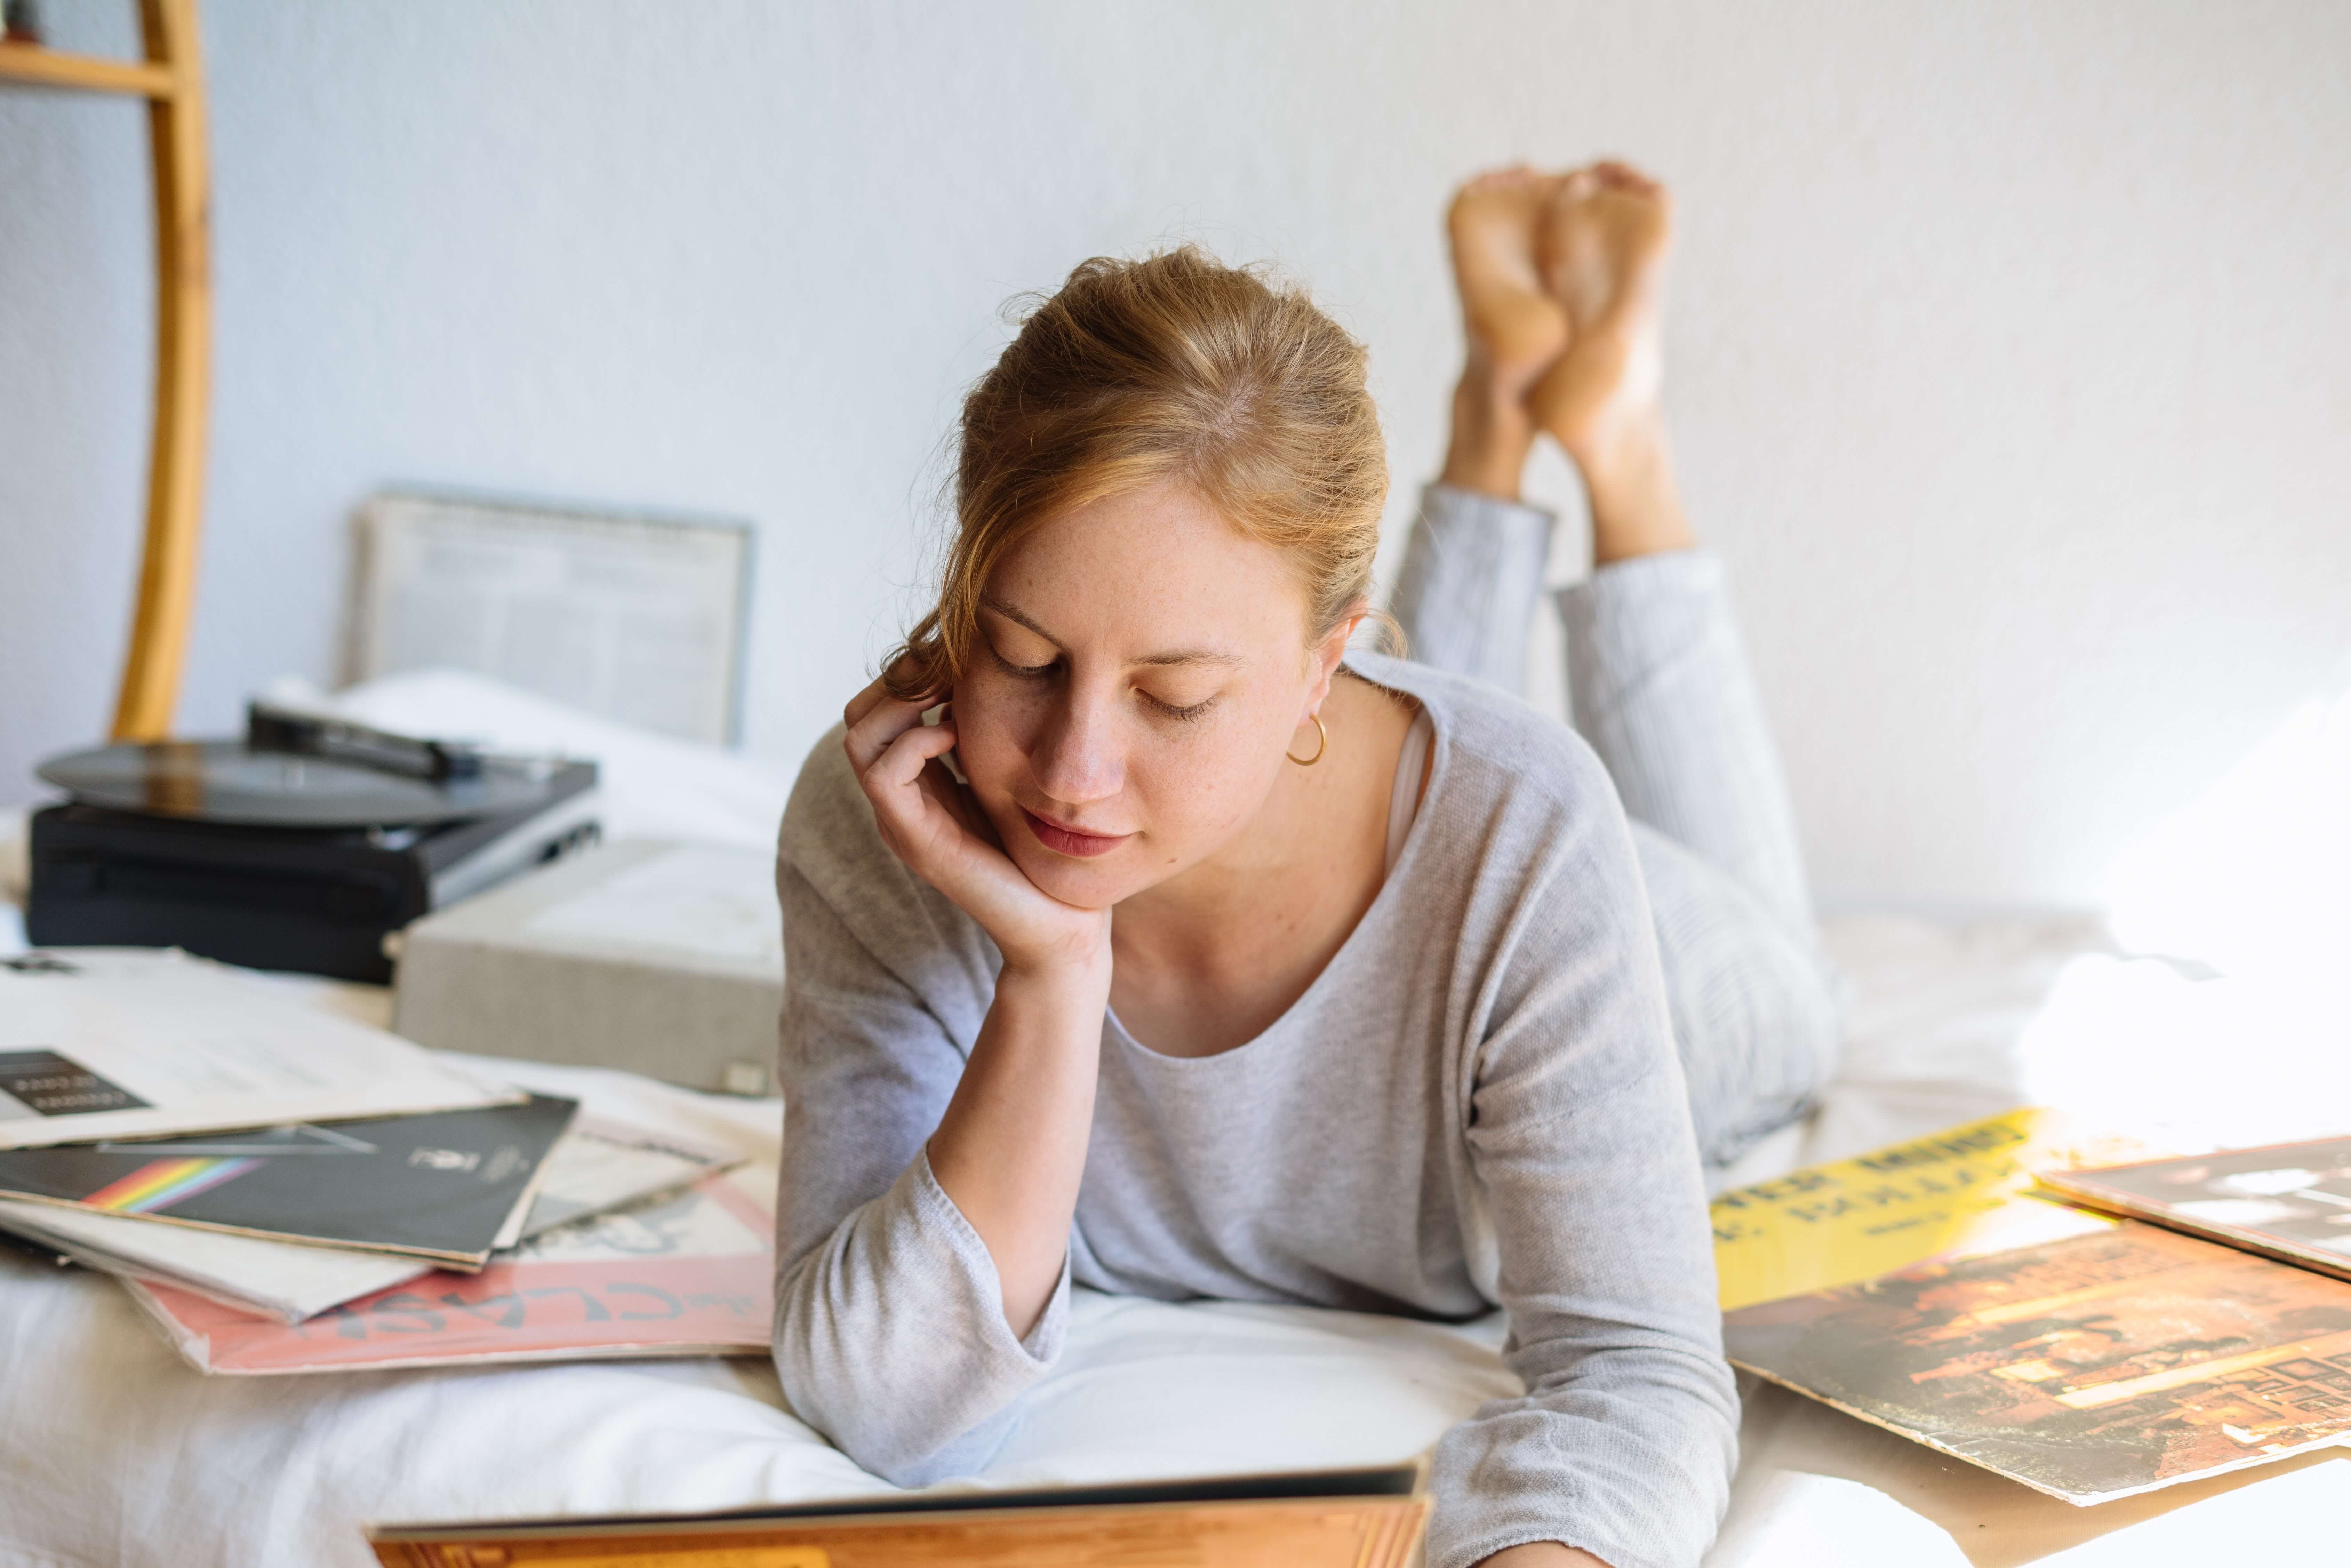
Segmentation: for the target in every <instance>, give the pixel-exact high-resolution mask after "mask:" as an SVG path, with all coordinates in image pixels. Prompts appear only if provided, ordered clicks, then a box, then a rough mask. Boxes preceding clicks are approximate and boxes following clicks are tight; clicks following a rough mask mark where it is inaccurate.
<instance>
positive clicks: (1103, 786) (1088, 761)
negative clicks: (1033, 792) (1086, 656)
mask: <svg viewBox="0 0 2351 1568" xmlns="http://www.w3.org/2000/svg"><path fill="white" fill-rule="evenodd" d="M1029 769H1030V771H1031V772H1032V773H1033V774H1034V775H1035V776H1036V779H1037V787H1038V788H1039V789H1042V790H1043V791H1044V792H1045V793H1046V795H1047V796H1049V797H1050V798H1051V799H1052V800H1055V801H1058V802H1060V803H1061V804H1063V805H1068V806H1084V805H1090V804H1092V802H1094V801H1096V800H1110V799H1111V798H1112V797H1113V796H1115V795H1116V794H1118V792H1119V791H1120V790H1122V789H1125V788H1126V755H1125V751H1124V748H1123V747H1122V746H1121V744H1120V742H1119V737H1118V722H1117V714H1116V712H1115V708H1114V704H1113V701H1111V700H1110V699H1109V698H1108V697H1107V696H1106V695H1103V694H1089V693H1087V692H1084V691H1082V690H1071V691H1069V692H1067V693H1066V694H1065V695H1063V696H1062V698H1061V701H1059V702H1057V703H1055V704H1054V705H1053V709H1052V713H1051V714H1050V716H1049V717H1048V718H1047V719H1046V721H1045V726H1044V727H1043V729H1042V730H1040V732H1039V733H1038V737H1037V745H1036V749H1035V750H1033V751H1031V752H1030V753H1029Z"/></svg>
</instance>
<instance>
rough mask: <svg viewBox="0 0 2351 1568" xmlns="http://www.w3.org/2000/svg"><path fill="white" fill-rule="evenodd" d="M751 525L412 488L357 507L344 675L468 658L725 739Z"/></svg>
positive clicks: (634, 715) (729, 730)
mask: <svg viewBox="0 0 2351 1568" xmlns="http://www.w3.org/2000/svg"><path fill="white" fill-rule="evenodd" d="M751 538H752V535H751V528H750V525H749V524H748V523H746V522H742V521H738V520H734V519H727V518H708V517H676V516H672V515H668V514H663V513H647V512H630V511H607V510H601V509H591V508H588V507H574V506H569V505H565V504H559V503H538V502H530V501H513V500H503V499H496V498H488V497H473V496H464V495H450V494H445V493H426V492H415V491H398V492H388V493H386V494H382V495H379V496H376V497H373V498H372V499H371V500H370V501H368V503H367V504H366V505H365V506H364V507H362V508H361V509H360V517H359V540H358V546H359V549H358V559H357V570H356V572H355V574H354V579H353V612H352V618H351V628H350V630H351V635H350V644H349V654H348V658H347V661H346V663H347V666H348V667H347V670H346V674H348V675H349V677H350V679H352V680H354V681H363V680H369V679H371V678H373V677H375V676H378V675H387V674H396V673H398V672H400V671H402V670H416V669H426V668H434V667H442V668H455V669H461V670H471V671H474V672H475V673H477V674H485V675H488V676H491V677H493V678H495V679H496V680H501V681H504V682H506V683H507V684H508V685H516V686H520V687H522V688H523V689H524V690H526V691H530V692H535V693H537V694H538V695H541V696H545V697H549V698H552V699H553V700H555V701H557V702H560V703H565V704H568V705H569V706H573V707H576V708H581V709H584V710H586V711H588V712H590V713H594V714H599V715H601V716H605V717H608V718H613V719H618V720H621V721H622V722H623V723H627V724H632V725H637V726H640V727H643V728H646V729H651V730H657V731H659V732H661V733H662V734H664V735H674V736H676V737H680V738H682V739H685V740H697V741H705V742H708V743H712V744H716V745H732V744H733V743H734V742H735V741H736V739H737V737H738V735H739V731H740V726H741V712H742V696H743V692H742V687H743V645H744V626H745V622H747V619H748V616H747V610H748V602H749V601H748V597H747V596H748V593H749V591H750V580H751Z"/></svg>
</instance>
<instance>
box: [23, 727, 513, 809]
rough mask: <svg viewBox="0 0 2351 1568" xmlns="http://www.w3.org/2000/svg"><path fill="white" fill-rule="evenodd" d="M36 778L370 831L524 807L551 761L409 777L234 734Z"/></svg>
mask: <svg viewBox="0 0 2351 1568" xmlns="http://www.w3.org/2000/svg"><path fill="white" fill-rule="evenodd" d="M38 771H39V773H40V776H41V778H43V779H46V780H47V781H48V782H49V783H51V784H54V785H56V786H57V787H58V788H59V789H64V790H66V791H67V792H68V793H69V794H71V795H72V796H73V798H74V799H75V800H77V801H78V802H80V803H82V804H84V805H89V806H104V807H109V808H111V809H112V810H118V811H141V812H145V813H147V814H149V815H152V816H164V817H184V818H191V819H194V820H197V821H208V822H225V823H236V824H242V825H247V826H256V827H272V828H373V827H392V826H399V825H406V824H412V823H424V822H445V821H455V820H457V819H460V818H465V817H481V816H487V815H491V814H493V813H500V812H507V811H527V810H531V809H533V808H534V807H537V806H538V805H541V804H543V803H544V802H545V801H547V800H549V787H548V779H549V771H550V765H549V764H547V763H544V762H540V761H538V760H535V759H522V758H484V759H483V761H482V766H481V770H480V771H479V773H477V774H476V775H475V776H474V777H471V778H464V779H441V780H438V781H435V780H433V779H416V778H407V777H403V776H402V775H400V774H397V773H389V772H385V771H383V770H381V769H380V768H369V767H364V766H361V765H359V764H355V763H350V762H344V761H340V760H337V759H335V758H328V757H319V756H308V755H302V754H298V753H288V752H281V751H257V750H255V749H253V748H251V747H248V746H247V745H246V743H245V742H244V741H242V740H169V741H158V742H155V743H153V744H150V745H143V746H141V745H131V746H108V747H99V748H98V749H97V750H94V751H78V752H75V753H73V754H71V755H70V756H66V757H56V758H50V759H49V760H48V761H47V762H45V763H43V764H41V766H40V768H39V769H38Z"/></svg>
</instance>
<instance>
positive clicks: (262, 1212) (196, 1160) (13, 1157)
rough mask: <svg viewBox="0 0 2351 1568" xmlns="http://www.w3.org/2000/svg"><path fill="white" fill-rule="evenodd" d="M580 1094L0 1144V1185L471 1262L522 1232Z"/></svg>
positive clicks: (46, 1198)
mask: <svg viewBox="0 0 2351 1568" xmlns="http://www.w3.org/2000/svg"><path fill="white" fill-rule="evenodd" d="M579 1108H580V1107H579V1102H577V1101H574V1100H565V1099H559V1098H557V1097H555V1096H552V1095H546V1094H534V1095H531V1096H530V1097H529V1098H528V1099H527V1100H525V1101H524V1102H523V1103H521V1104H518V1105H493V1106H487V1107H485V1108H483V1109H481V1110H474V1111H437V1112H431V1113H425V1114H423V1115H416V1116H383V1117H376V1118H371V1119H369V1120H364V1121H354V1122H333V1123H305V1124H296V1125H291V1126H284V1127H266V1128H263V1129H261V1130H259V1131H256V1132H242V1133H208V1134H201V1135H198V1136H194V1137H185V1138H163V1139H156V1140H152V1141H146V1142H123V1143H98V1144H81V1145H66V1146H63V1147H57V1148H44V1149H5V1150H0V1196H5V1197H16V1198H27V1199H31V1200H32V1201H34V1202H37V1203H47V1204H57V1205H64V1206H68V1207H73V1208H76V1209H79V1210H85V1211H89V1212H92V1213H97V1214H105V1215H114V1216H119V1217H122V1218H139V1219H146V1220H154V1221H157V1222H160V1223H163V1224H172V1225H191V1226H201V1227H204V1228H210V1229H214V1230H225V1231H231V1232H235V1233H236V1234H239V1235H246V1236H264V1237H267V1238H270V1239H274V1240H280V1241H297V1242H310V1243H318V1244H322V1245H326V1246H331V1247H356V1248H363V1249H370V1250H373V1251H381V1252H392V1253H400V1254H403V1255H406V1256H410V1257H415V1258H420V1259H425V1260H431V1261H433V1262H434V1263H438V1264H440V1265H441V1266H443V1267H444V1268H453V1269H462V1270H478V1269H480V1268H481V1267H482V1266H483V1264H485V1263H486V1262H487V1261H488V1260H489V1256H490V1254H491V1252H492V1251H494V1250H496V1249H498V1248H500V1247H508V1246H512V1245H513V1244H514V1242H515V1241H516V1240H517V1239H518V1238H519V1237H520V1235H521V1232H522V1227H523V1223H524V1220H525V1218H526V1217H527V1216H528V1213H529V1210H530V1205H531V1199H532V1197H533V1196H534V1194H535V1193H536V1192H537V1190H538V1182H539V1175H540V1172H541V1170H542V1168H543V1166H545V1164H546V1161H547V1156H548V1153H549V1150H551V1149H552V1148H553V1147H554V1146H555V1142H556V1140H557V1139H559V1138H560V1137H561V1136H562V1135H563V1132H564V1129H565V1128H566V1127H568V1126H569V1125H570V1123H571V1117H572V1113H574V1112H576V1111H577V1110H578V1109H579Z"/></svg>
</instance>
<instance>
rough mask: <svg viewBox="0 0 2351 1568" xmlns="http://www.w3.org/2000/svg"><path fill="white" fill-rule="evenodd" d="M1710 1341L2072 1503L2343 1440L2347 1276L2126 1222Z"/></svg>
mask: <svg viewBox="0 0 2351 1568" xmlns="http://www.w3.org/2000/svg"><path fill="white" fill-rule="evenodd" d="M1723 1342H1724V1349H1725V1351H1726V1352H1727V1353H1728V1354H1729V1357H1730V1360H1731V1361H1732V1363H1733V1364H1736V1365H1739V1366H1741V1367H1744V1368H1746V1369H1748V1370H1749V1371H1751V1372H1754V1373H1757V1374H1759V1375H1761V1376H1763V1377H1766V1378H1769V1379H1770V1380H1771V1381H1772V1382H1774V1383H1779V1384H1782V1385H1786V1386H1787V1387H1789V1388H1792V1389H1793V1390H1795V1391H1796V1392H1797V1393H1799V1394H1803V1395H1806V1396H1810V1397H1812V1398H1814V1399H1817V1400H1820V1401H1821V1402H1822V1403H1823V1404H1826V1405H1830V1406H1834V1407H1835V1408H1837V1409H1840V1410H1843V1411H1845V1412H1846V1413H1847V1414H1849V1415H1853V1416H1859V1417H1861V1418H1862V1419H1863V1420H1865V1421H1869V1422H1872V1423H1874V1424H1875V1425H1877V1426H1880V1427H1886V1428H1887V1429H1888V1430H1890V1431H1894V1432H1897V1433H1899V1434H1901V1435H1902V1436H1903V1437H1909V1438H1911V1439H1913V1440H1915V1441H1917V1442H1920V1443H1924V1444H1926V1445H1928V1447H1929V1448H1937V1449H1939V1450H1941V1451H1942V1452H1944V1453H1947V1454H1950V1455H1952V1456H1954V1457H1956V1458H1961V1459H1965V1460H1967V1461H1969V1462H1970V1463H1971V1464H1976V1465H1980V1466H1982V1467H1983V1468H1985V1469H1990V1470H1993V1471H1997V1472H1998V1473H1999V1474H2001V1475H2004V1476H2007V1477H2009V1478H2010V1479H2014V1480H2018V1481H2022V1482H2023V1483H2024V1484H2025V1485H2026V1486H2029V1487H2032V1488H2033V1489H2034V1490H2038V1491H2043V1492H2046V1493H2048V1494H2049V1495H2050V1496H2052V1497H2055V1498H2062V1499H2063V1500H2065V1501H2067V1502H2071V1503H2076V1504H2086V1503H2095V1502H2104V1501H2106V1500H2110V1499H2113V1498H2119V1497H2128V1496H2130V1495H2131V1494H2133V1493H2135V1492H2143V1491H2152V1490H2155V1489H2157V1488H2158V1487H2165V1486H2169V1485H2172V1484H2173V1483H2175V1482H2178V1481H2185V1480H2193V1479H2197V1478H2199V1477H2203V1476H2210V1475H2214V1474H2217V1473H2219V1472H2220V1471H2223V1470H2231V1469H2241V1468H2243V1467H2245V1466H2249V1465H2258V1464H2262V1463H2264V1462H2266V1461H2268V1460H2271V1459H2276V1458H2285V1457H2286V1456H2288V1455H2291V1454H2295V1453H2299V1452H2301V1451H2303V1450H2304V1449H2306V1448H2318V1447H2322V1446H2324V1445H2326V1444H2330V1443H2335V1442H2340V1441H2342V1440H2343V1439H2344V1438H2346V1437H2351V1282H2346V1281H2340V1280H2335V1279H2331V1278H2328V1277H2327V1276H2325V1275H2323V1274H2315V1273H2312V1272H2310V1271H2309V1270H2303V1269H2296V1268H2293V1267H2290V1266H2288V1265H2285V1264H2282V1263H2275V1262H2272V1261H2270V1260H2267V1259H2264V1258H2258V1257H2254V1256H2252V1255H2251V1254H2249V1253H2244V1252H2240V1251H2237V1250H2235V1249H2231V1248H2227V1247H2220V1246H2216V1245H2214V1244H2213V1243H2211V1242H2209V1241H2201V1240H2199V1239H2195V1238H2193V1237H2189V1236H2181V1235H2178V1234H2176V1233H2174V1232H2172V1231H2169V1230H2165V1229H2161V1228H2157V1227H2155V1226H2150V1225H2143V1224H2140V1223H2138V1222H2137V1221H2135V1220H2134V1221H2125V1222H2124V1223H2122V1224H2121V1225H2118V1226H2116V1228H2113V1229H2111V1230H2104V1231H2099V1232H2096V1233H2094V1234H2091V1235H2085V1236H2076V1237H2073V1238H2070V1239H2065V1240H2062V1241H2055V1242H2051V1243H2049V1244H2047V1245H2044V1246H2038V1247H2025V1248H2020V1249H2016V1250H2013V1251H2009V1252H1996V1253H1991V1254H1989V1255H1986V1256H1982V1257H1976V1258H1969V1259H1965V1260H1959V1261H1955V1262H1943V1263H1931V1264H1921V1265H1919V1266H1917V1267H1915V1268H1911V1269H1906V1270H1901V1271H1899V1272H1897V1273H1894V1274H1889V1275H1887V1276H1886V1277H1885V1278H1883V1279H1880V1280H1874V1281H1869V1282H1868V1283H1866V1284H1859V1285H1846V1286H1842V1287H1840V1288H1838V1289H1835V1290H1831V1291H1817V1292H1814V1293H1813V1294H1810V1295H1802V1296H1792V1297H1789V1298H1787V1299H1786V1300H1783V1301H1767V1302H1762V1303H1760V1304H1758V1305H1755V1306H1750V1307H1745V1308H1742V1309H1740V1310H1739V1311H1737V1312H1731V1313H1729V1315H1728V1316H1727V1317H1726V1318H1725V1319H1724V1320H1723Z"/></svg>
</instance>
